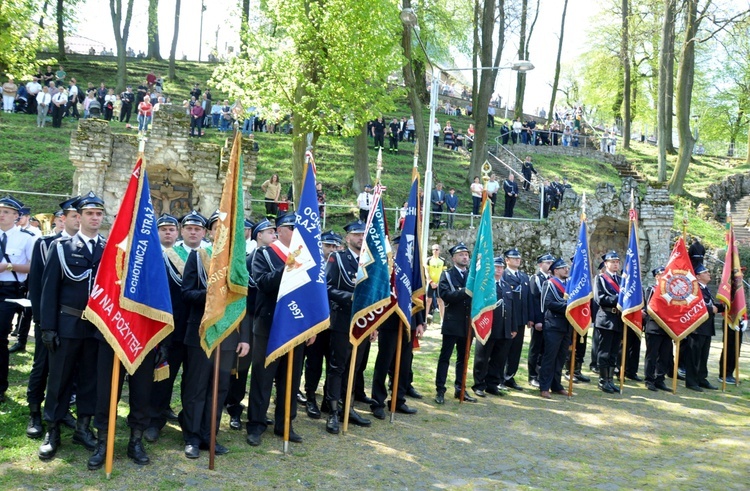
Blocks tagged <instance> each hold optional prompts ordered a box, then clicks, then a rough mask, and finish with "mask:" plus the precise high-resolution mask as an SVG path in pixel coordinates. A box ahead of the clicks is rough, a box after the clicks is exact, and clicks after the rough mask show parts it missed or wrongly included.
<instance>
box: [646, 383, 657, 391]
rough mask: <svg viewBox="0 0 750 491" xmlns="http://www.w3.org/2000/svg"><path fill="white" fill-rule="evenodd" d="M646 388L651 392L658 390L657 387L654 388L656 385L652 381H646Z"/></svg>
mask: <svg viewBox="0 0 750 491" xmlns="http://www.w3.org/2000/svg"><path fill="white" fill-rule="evenodd" d="M646 388H647V389H648V390H650V391H653V392H658V391H659V389H657V388H656V385H654V383H653V382H646Z"/></svg>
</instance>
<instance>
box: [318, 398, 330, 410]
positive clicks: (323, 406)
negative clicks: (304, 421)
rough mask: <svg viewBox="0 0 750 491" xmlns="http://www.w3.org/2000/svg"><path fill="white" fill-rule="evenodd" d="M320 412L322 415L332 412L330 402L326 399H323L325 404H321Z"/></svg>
mask: <svg viewBox="0 0 750 491" xmlns="http://www.w3.org/2000/svg"><path fill="white" fill-rule="evenodd" d="M320 412H321V413H330V412H331V406H330V405H329V404H328V400H327V399H326V398H325V397H323V402H321V403H320Z"/></svg>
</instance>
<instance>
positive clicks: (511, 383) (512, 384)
mask: <svg viewBox="0 0 750 491" xmlns="http://www.w3.org/2000/svg"><path fill="white" fill-rule="evenodd" d="M505 386H506V387H507V388H509V389H515V390H519V391H522V390H523V387H521V386H520V385H518V384H517V383H516V381H515V380H513V379H509V380H506V381H505Z"/></svg>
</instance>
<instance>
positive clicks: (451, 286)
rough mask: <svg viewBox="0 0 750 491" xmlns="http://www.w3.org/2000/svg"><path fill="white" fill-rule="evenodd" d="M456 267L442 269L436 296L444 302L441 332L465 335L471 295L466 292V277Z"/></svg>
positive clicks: (466, 273) (466, 274)
mask: <svg viewBox="0 0 750 491" xmlns="http://www.w3.org/2000/svg"><path fill="white" fill-rule="evenodd" d="M468 275H469V271H468V270H466V271H464V273H463V275H462V274H461V273H460V272H459V270H458V269H456V267H455V266H454V267H452V268H450V269H448V270H447V271H443V274H442V275H440V282H439V283H438V297H440V298H442V299H443V302H445V319H443V327H442V329H441V332H442V333H443V334H444V335H450V336H458V337H463V338H465V337H466V333H467V327H466V326H467V325H468V322H469V316H470V315H471V297H470V296H469V295H468V294H467V293H466V277H467V276H468Z"/></svg>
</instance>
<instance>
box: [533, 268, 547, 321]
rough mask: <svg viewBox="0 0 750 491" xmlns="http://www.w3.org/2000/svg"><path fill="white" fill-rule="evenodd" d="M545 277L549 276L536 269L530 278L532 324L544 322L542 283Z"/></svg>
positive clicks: (544, 281)
mask: <svg viewBox="0 0 750 491" xmlns="http://www.w3.org/2000/svg"><path fill="white" fill-rule="evenodd" d="M547 278H549V276H547V275H546V274H544V273H542V272H541V271H537V272H536V273H535V274H534V275H532V276H531V278H530V280H531V285H530V288H531V298H532V299H533V302H534V305H533V308H534V315H533V318H534V319H533V320H534V324H536V323H538V322H544V305H543V304H542V288H543V287H544V284H545V283H546V282H547Z"/></svg>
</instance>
